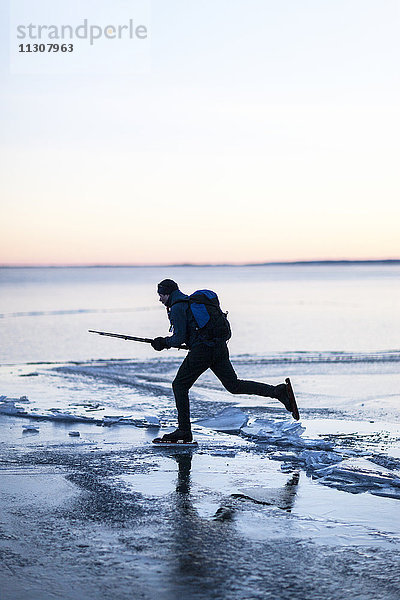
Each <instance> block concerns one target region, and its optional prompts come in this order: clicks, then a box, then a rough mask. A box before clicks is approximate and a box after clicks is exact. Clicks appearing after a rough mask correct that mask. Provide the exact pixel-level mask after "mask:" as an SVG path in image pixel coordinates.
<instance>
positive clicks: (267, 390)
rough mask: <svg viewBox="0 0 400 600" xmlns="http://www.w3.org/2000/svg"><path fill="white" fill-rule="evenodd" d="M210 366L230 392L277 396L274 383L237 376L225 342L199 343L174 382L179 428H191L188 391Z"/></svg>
mask: <svg viewBox="0 0 400 600" xmlns="http://www.w3.org/2000/svg"><path fill="white" fill-rule="evenodd" d="M207 369H211V371H212V372H213V373H215V375H216V376H217V377H218V379H219V380H220V381H221V383H222V385H223V386H224V387H225V388H226V389H227V390H228V392H230V393H231V394H253V395H257V396H266V397H268V398H275V397H276V396H275V386H273V385H268V384H266V383H258V382H256V381H245V380H243V379H238V376H237V375H236V373H235V370H234V368H233V366H232V363H231V361H230V360H229V351H228V347H227V345H226V343H222V344H218V345H216V346H214V347H212V348H210V347H209V346H206V345H205V344H200V345H199V346H195V347H194V348H193V349H192V350H190V351H189V353H188V355H187V357H186V358H185V360H184V361H183V363H182V364H181V366H180V368H179V370H178V373H177V374H176V377H175V379H174V381H173V382H172V389H173V390H174V395H175V402H176V408H177V410H178V426H179V429H183V430H188V429H190V408H189V390H190V388H191V387H192V385H193V384H194V382H195V381H196V380H197V379H198V378H199V377H200V375H201V374H202V373H204V371H207Z"/></svg>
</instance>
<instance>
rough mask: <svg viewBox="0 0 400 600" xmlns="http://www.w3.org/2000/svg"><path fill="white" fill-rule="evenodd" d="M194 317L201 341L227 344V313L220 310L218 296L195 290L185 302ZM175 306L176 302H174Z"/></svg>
mask: <svg viewBox="0 0 400 600" xmlns="http://www.w3.org/2000/svg"><path fill="white" fill-rule="evenodd" d="M178 302H188V303H189V308H190V311H191V313H192V315H193V317H194V321H195V324H196V330H197V332H198V333H199V336H200V338H201V339H203V340H204V341H207V342H211V341H217V340H221V341H224V342H227V341H228V340H229V339H230V337H231V335H232V331H231V326H230V324H229V321H228V316H227V315H228V313H227V312H226V313H224V312H223V311H222V310H221V307H220V304H219V300H218V296H217V294H216V293H215V292H213V291H212V290H197V291H196V292H193V294H190V296H189V297H188V298H187V299H186V300H178ZM174 304H176V302H174Z"/></svg>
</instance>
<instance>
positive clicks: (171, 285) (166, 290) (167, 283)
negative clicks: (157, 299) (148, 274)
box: [157, 279, 178, 295]
mask: <svg viewBox="0 0 400 600" xmlns="http://www.w3.org/2000/svg"><path fill="white" fill-rule="evenodd" d="M177 289H178V284H177V283H175V281H173V280H172V279H163V280H162V281H161V282H160V283H159V284H158V286H157V292H158V293H159V294H165V295H169V294H172V292H174V291H175V290H177Z"/></svg>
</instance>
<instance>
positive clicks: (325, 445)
mask: <svg viewBox="0 0 400 600" xmlns="http://www.w3.org/2000/svg"><path fill="white" fill-rule="evenodd" d="M304 431H305V427H303V426H302V425H301V424H300V423H297V422H294V421H275V420H273V419H256V420H255V421H254V422H253V423H252V424H250V425H248V426H247V427H242V429H241V433H242V434H243V435H244V436H245V437H249V438H251V439H253V440H254V441H256V442H268V443H270V444H277V445H283V446H295V447H299V448H321V449H326V450H330V449H331V448H332V444H331V443H330V442H326V441H325V440H319V439H317V440H312V439H307V438H302V437H301V436H302V434H303V433H304Z"/></svg>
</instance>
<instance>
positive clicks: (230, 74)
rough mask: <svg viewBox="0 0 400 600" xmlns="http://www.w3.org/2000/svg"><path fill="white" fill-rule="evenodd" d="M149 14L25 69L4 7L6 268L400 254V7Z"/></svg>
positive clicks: (366, 4)
mask: <svg viewBox="0 0 400 600" xmlns="http://www.w3.org/2000/svg"><path fill="white" fill-rule="evenodd" d="M10 1H11V3H14V8H15V7H16V6H17V5H18V8H19V10H20V13H19V18H21V15H23V14H24V11H26V15H27V19H31V18H32V15H31V14H30V12H29V6H33V5H34V4H35V2H34V1H33V0H29V3H28V2H27V0H10ZM35 1H36V2H41V1H42V2H43V3H45V2H48V0H35ZM71 2H72V0H71ZM24 3H25V4H24ZM103 3H104V0H103ZM70 4H71V3H70ZM70 4H68V3H66V0H64V1H63V2H61V0H52V3H51V5H52V8H51V10H52V14H51V19H53V22H54V21H55V20H56V18H57V16H59V17H60V20H62V19H64V20H65V18H66V16H65V11H66V7H67V6H70ZM72 4H73V3H72ZM72 4H71V6H72ZM108 4H109V5H110V7H111V6H112V7H113V10H115V17H114V15H113V18H114V21H115V22H122V21H121V19H122V18H123V17H124V15H126V14H127V13H126V10H127V9H126V6H127V3H126V1H125V8H124V9H123V8H122V9H121V10H122V12H121V13H118V11H119V7H120V6H122V7H123V5H124V0H118V1H117V0H116V2H115V3H108ZM142 4H143V6H140V5H141V2H140V0H137V2H136V3H133V2H132V3H128V7H129V10H131V11H132V18H133V19H135V17H138V14H139V13H140V18H141V19H146V25H147V27H148V37H147V39H146V40H145V41H144V42H143V44H142V42H137V41H132V40H131V41H130V42H128V41H125V42H124V43H122V42H120V41H114V42H110V41H108V42H107V41H104V42H102V43H100V42H99V44H98V46H96V45H93V46H92V47H90V48H89V46H86V50H85V52H87V55H88V56H89V55H90V57H91V59H93V60H94V63H93V66H92V67H90V69H89V71H88V72H86V73H83V72H82V73H74V72H68V65H73V64H74V63H73V62H72V59H74V60H75V61H78V63H79V60H80V57H79V54H77V53H76V52H75V54H74V55H73V57H68V55H67V54H65V55H63V56H62V57H61V58H58V57H57V56H54V57H52V58H54V59H57V60H59V61H60V62H58V63H56V62H55V60H54V61H53V63H52V64H56V65H58V64H64V65H66V67H60V68H59V67H56V69H55V72H54V73H46V72H45V73H35V72H27V73H19V72H18V69H17V72H15V65H14V66H13V64H12V60H11V56H12V53H13V48H14V50H16V47H17V43H20V40H18V42H17V40H16V39H14V38H15V32H14V30H13V27H12V23H11V22H10V19H11V21H12V14H11V13H12V11H10V5H9V3H8V2H7V1H6V0H0V6H1V36H0V38H1V41H0V48H1V59H0V81H1V86H0V90H1V91H0V108H1V110H0V170H1V180H0V181H1V182H0V198H1V199H0V264H3V265H34V264H46V265H47V264H49V265H57V264H60V265H65V264H68V265H79V264H168V263H227V262H233V263H248V262H251V263H254V262H269V261H292V260H293V261H296V260H323V259H330V260H332V259H383V258H400V241H399V240H400V235H399V223H400V194H399V192H400V181H399V167H398V165H399V164H400V160H399V159H400V151H399V145H400V141H399V140H400V117H399V99H400V93H399V89H400V85H399V80H400V77H399V63H400V60H399V59H400V36H399V35H398V32H399V25H400V1H398V0H396V1H395V0H281V1H279V2H277V1H276V0H247V1H246V2H244V0H242V1H239V0H203V1H202V2H197V1H196V2H195V1H192V0H169V1H168V2H165V0H153V1H151V0H150V2H149V3H148V4H145V2H143V3H142ZM44 5H45V4H44ZM74 6H75V8H74V10H75V13H74V14H75V16H77V17H81V18H82V19H83V18H84V17H85V16H89V18H90V19H92V21H93V19H95V18H96V17H97V18H98V20H99V21H101V20H102V19H103V17H104V18H108V16H109V15H108V16H107V17H105V16H104V15H103V13H102V12H101V6H102V2H101V1H100V0H97V2H93V0H81V2H79V3H75V5H74ZM141 9H143V10H144V12H143V14H142V13H141ZM145 9H146V10H145ZM124 10H125V12H124ZM76 11H78V12H76ZM79 11H81V13H79ZM96 11H98V13H96ZM58 13H59V14H58ZM104 14H105V13H104ZM143 15H144V16H143ZM49 18H50V16H49ZM114 21H113V22H114ZM60 22H61V21H60ZM107 43H108V46H107ZM112 44H113V45H112ZM118 44H119V45H118ZM129 44H130V45H129ZM140 44H142V46H141V48H145V51H144V54H145V55H146V56H143V57H139V58H137V56H136V59H137V61H138V65H137V67H135V68H134V69H131V71H136V72H127V71H129V68H127V65H128V67H129V64H131V65H132V64H133V62H132V61H133V60H134V58H135V56H134V55H133V54H132V53H134V52H136V49H137V48H138V47H139V45H140ZM111 45H112V46H111ZM111 48H112V52H111V50H110V52H111V54H107V53H108V50H109V49H111ZM82 56H83V55H82ZM82 56H81V60H83V59H82ZM17 58H18V60H20V61H23V60H25V58H26V59H27V60H28V59H29V56H28V55H21V54H20V55H19V56H18V57H17ZM52 58H49V57H46V59H47V60H52ZM96 60H97V66H96ZM61 61H64V62H63V63H61ZM68 61H69V62H68ZM139 63H140V64H139ZM20 64H22V63H21V62H20ZM10 65H11V66H10ZM75 66H76V64H75ZM102 67H104V70H105V71H107V72H99V71H101V70H102ZM58 68H59V72H58V71H57V69H58ZM28 71H29V69H28Z"/></svg>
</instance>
